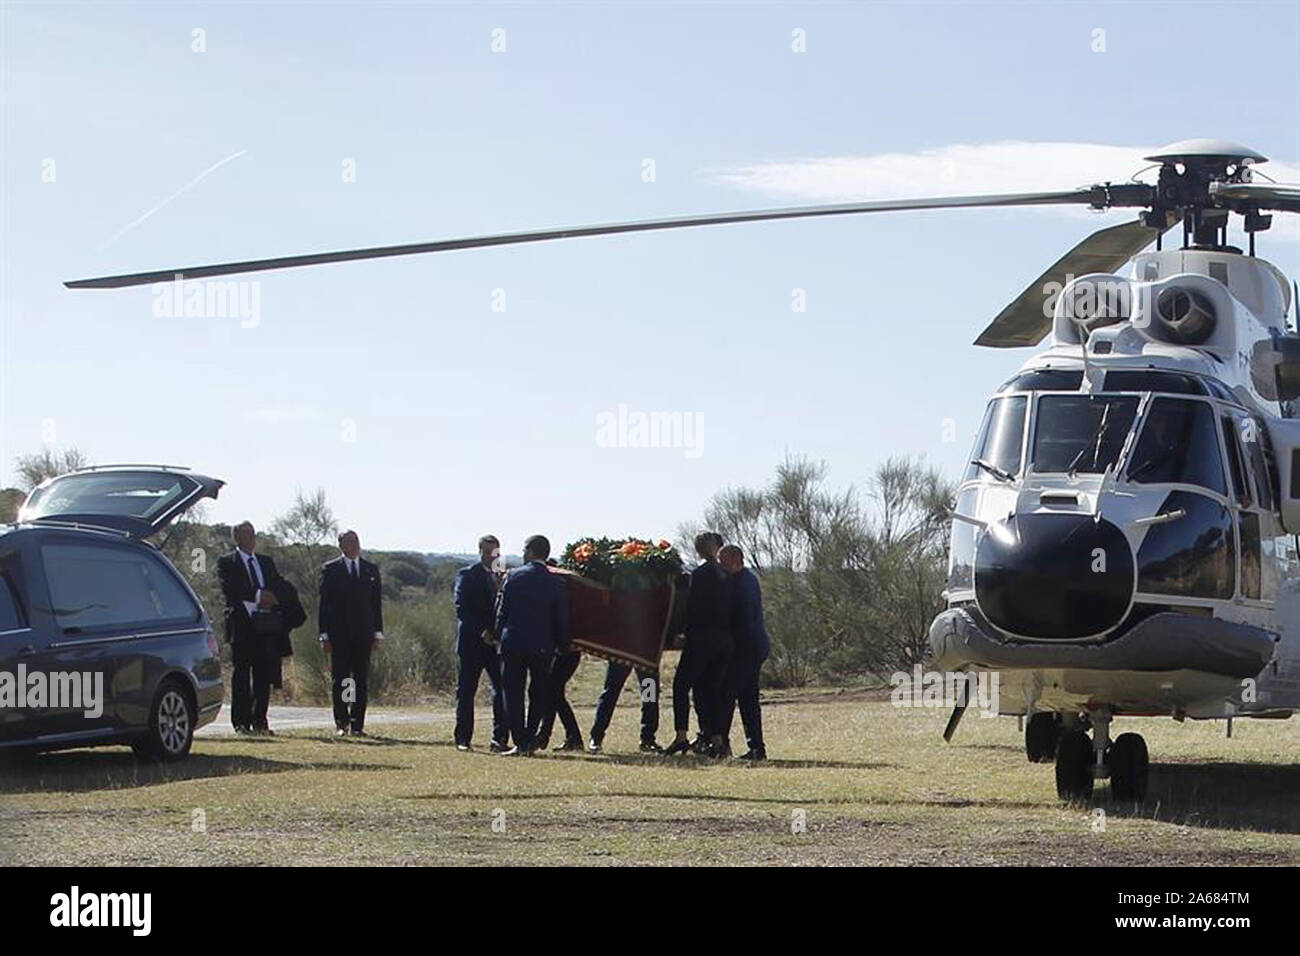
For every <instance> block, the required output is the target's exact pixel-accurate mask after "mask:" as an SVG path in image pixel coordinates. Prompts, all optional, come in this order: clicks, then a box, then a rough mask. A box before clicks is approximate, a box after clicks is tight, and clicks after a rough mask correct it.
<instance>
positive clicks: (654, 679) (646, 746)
mask: <svg viewBox="0 0 1300 956" xmlns="http://www.w3.org/2000/svg"><path fill="white" fill-rule="evenodd" d="M631 673H632V667H631V666H630V665H628V664H620V663H618V662H617V661H610V662H609V666H608V667H606V668H605V686H604V687H603V688H602V689H601V691H600V697H598V698H597V699H596V719H595V720H593V721H592V724H591V739H590V740H589V741H588V742H587V750H588V751H589V752H591V753H600V748H601V747H602V746H604V743H605V731H606V730H608V729H609V722H610V720H611V719H612V718H613V716H614V707H615V705H616V704H617V703H618V695H619V694H621V693H623V685H624V684H625V683H627V678H628V675H629V674H631ZM636 687H637V696H638V697H640V698H641V750H642V751H644V752H646V753H662V752H663V749H664V748H663V747H660V746H659V744H658V743H657V742H656V741H655V735H656V734H658V733H659V673H658V672H657V671H647V670H642V669H641V668H639V667H638V668H637V669H636Z"/></svg>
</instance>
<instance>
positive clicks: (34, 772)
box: [0, 740, 406, 793]
mask: <svg viewBox="0 0 1300 956" xmlns="http://www.w3.org/2000/svg"><path fill="white" fill-rule="evenodd" d="M210 742H211V741H205V743H210ZM240 742H241V743H243V742H244V741H242V740H241V741H240ZM404 769H406V768H405V767H403V766H401V765H399V764H369V763H346V762H342V761H303V762H295V761H288V760H270V759H268V758H264V757H254V756H247V755H244V754H229V755H222V754H211V753H191V754H190V756H189V757H188V758H186V759H185V760H183V761H181V762H180V763H158V762H155V761H150V760H141V759H139V758H137V757H136V756H135V754H133V753H131V752H130V751H129V750H126V751H124V750H61V751H57V752H55V753H44V754H23V755H14V756H13V757H11V758H8V759H6V760H5V761H4V763H3V766H2V769H0V793H86V792H91V791H95V790H128V789H132V788H135V787H150V786H153V785H154V784H160V783H175V782H177V781H183V780H204V779H209V778H215V777H230V776H235V775H237V774H246V773H284V772H285V771H289V770H326V771H373V770H404Z"/></svg>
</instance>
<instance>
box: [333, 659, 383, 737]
mask: <svg viewBox="0 0 1300 956" xmlns="http://www.w3.org/2000/svg"><path fill="white" fill-rule="evenodd" d="M373 643H374V638H372V637H345V638H342V639H341V640H332V641H330V670H331V671H332V672H333V674H334V726H335V727H337V728H339V729H340V730H343V729H345V728H347V727H351V728H352V729H353V730H364V729H365V726H366V689H367V684H368V683H369V680H370V649H371V647H372V646H373ZM348 678H352V681H353V685H352V693H351V694H350V695H348V696H351V697H352V700H351V702H349V701H345V700H344V699H343V697H344V692H345V690H346V688H345V685H344V682H345V681H346V680H347V679H348Z"/></svg>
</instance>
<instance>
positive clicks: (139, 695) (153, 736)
mask: <svg viewBox="0 0 1300 956" xmlns="http://www.w3.org/2000/svg"><path fill="white" fill-rule="evenodd" d="M222 484H224V482H221V481H218V480H216V479H214V478H206V477H204V476H203V475H196V474H193V473H192V472H190V471H189V470H187V469H180V468H168V467H162V466H156V465H144V466H141V465H112V466H105V467H97V468H85V469H81V470H79V471H74V472H70V473H68V474H66V475H59V476H58V477H56V478H50V479H48V480H46V481H44V482H42V483H41V485H40V486H39V487H37V488H36V489H35V490H33V491H32V493H31V494H30V495H29V496H28V497H27V500H26V502H24V504H23V506H22V508H21V509H20V510H19V512H18V517H17V521H16V522H15V523H14V524H12V525H0V749H23V750H56V749H61V748H66V747H83V746H91V745H99V744H122V743H125V744H130V745H131V747H132V748H133V749H134V750H135V752H136V753H137V754H138V755H140V756H147V757H152V758H156V759H160V760H168V761H171V760H180V759H182V758H184V757H185V756H186V755H187V754H188V753H189V750H190V744H191V742H192V741H193V739H194V731H195V730H197V729H198V728H199V727H202V726H203V725H204V724H207V723H209V722H211V721H212V720H213V719H214V718H215V717H216V716H217V712H218V711H219V710H220V709H221V701H222V697H223V691H222V684H221V662H220V658H219V657H218V646H217V641H216V637H215V635H214V634H213V629H212V623H211V621H210V620H209V619H208V615H207V613H206V612H205V611H204V609H203V605H202V604H201V603H200V602H199V599H198V598H197V597H196V596H195V594H194V592H193V591H192V590H191V589H190V586H189V585H188V584H187V583H186V581H185V579H184V578H183V577H182V576H181V574H180V573H179V572H178V571H177V570H176V568H175V567H174V566H173V565H172V564H171V562H170V561H168V560H167V558H166V557H164V556H163V554H162V552H161V551H159V550H158V549H157V548H156V547H155V546H154V545H153V544H151V543H150V542H149V540H148V539H149V538H150V537H152V536H153V535H154V534H156V533H157V532H158V531H160V530H162V529H163V528H165V527H167V525H169V524H170V523H171V522H172V521H173V520H175V519H176V518H177V516H179V515H180V514H182V513H183V512H185V511H186V510H187V509H189V508H190V507H192V506H193V505H194V504H196V503H197V502H199V501H201V500H203V499H204V498H215V497H216V496H217V492H218V491H219V490H220V489H221V486H222ZM96 686H98V687H99V688H100V690H98V691H96V690H95V688H96Z"/></svg>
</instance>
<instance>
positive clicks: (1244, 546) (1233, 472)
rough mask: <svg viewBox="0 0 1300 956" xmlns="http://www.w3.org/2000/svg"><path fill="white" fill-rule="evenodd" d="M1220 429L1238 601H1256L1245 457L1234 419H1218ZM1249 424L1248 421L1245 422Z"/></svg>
mask: <svg viewBox="0 0 1300 956" xmlns="http://www.w3.org/2000/svg"><path fill="white" fill-rule="evenodd" d="M1219 420H1220V422H1221V423H1222V426H1223V447H1224V450H1225V451H1226V452H1227V453H1228V477H1229V478H1230V479H1231V484H1232V501H1233V507H1232V509H1231V511H1232V518H1233V521H1232V523H1233V524H1234V525H1236V527H1237V553H1238V554H1240V555H1241V560H1240V562H1239V563H1238V568H1239V569H1240V571H1241V591H1240V592H1239V593H1240V595H1241V597H1242V598H1244V599H1245V600H1247V601H1258V600H1260V595H1261V586H1262V582H1261V567H1260V547H1261V545H1260V516H1259V512H1258V511H1256V510H1254V506H1255V489H1254V487H1253V485H1252V482H1251V480H1250V474H1249V472H1248V470H1247V466H1246V455H1245V452H1244V450H1243V449H1242V447H1241V434H1240V430H1239V429H1240V424H1239V423H1238V421H1237V420H1236V419H1235V417H1234V416H1232V415H1230V414H1224V415H1222V416H1221V417H1220V419H1219ZM1247 421H1249V419H1247Z"/></svg>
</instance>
